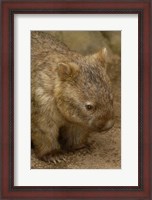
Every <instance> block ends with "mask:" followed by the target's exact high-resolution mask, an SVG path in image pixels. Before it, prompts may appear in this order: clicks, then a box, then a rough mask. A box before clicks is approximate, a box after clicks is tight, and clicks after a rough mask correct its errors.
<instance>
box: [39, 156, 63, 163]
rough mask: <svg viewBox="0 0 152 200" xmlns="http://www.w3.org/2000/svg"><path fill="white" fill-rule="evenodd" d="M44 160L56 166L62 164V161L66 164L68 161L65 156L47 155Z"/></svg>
mask: <svg viewBox="0 0 152 200" xmlns="http://www.w3.org/2000/svg"><path fill="white" fill-rule="evenodd" d="M42 159H43V160H44V161H45V162H48V163H54V164H57V163H60V162H62V161H64V162H65V161H66V159H65V157H64V156H63V155H52V154H49V155H45V156H43V158H42Z"/></svg>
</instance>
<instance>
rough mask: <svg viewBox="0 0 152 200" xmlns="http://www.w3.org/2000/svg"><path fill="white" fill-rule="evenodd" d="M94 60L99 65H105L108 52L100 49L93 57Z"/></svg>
mask: <svg viewBox="0 0 152 200" xmlns="http://www.w3.org/2000/svg"><path fill="white" fill-rule="evenodd" d="M93 57H94V58H95V59H98V60H99V61H100V62H101V63H105V62H106V61H107V57H108V52H107V49H106V48H103V49H101V50H100V51H99V52H97V53H95V54H94V55H93Z"/></svg>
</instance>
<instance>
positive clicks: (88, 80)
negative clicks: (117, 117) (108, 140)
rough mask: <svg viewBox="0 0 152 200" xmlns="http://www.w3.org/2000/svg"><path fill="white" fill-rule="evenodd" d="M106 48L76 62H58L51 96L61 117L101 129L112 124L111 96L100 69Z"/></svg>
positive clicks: (105, 76)
mask: <svg viewBox="0 0 152 200" xmlns="http://www.w3.org/2000/svg"><path fill="white" fill-rule="evenodd" d="M105 56H106V50H105V49H104V50H102V51H100V52H99V53H97V54H94V55H91V56H87V57H83V58H81V59H78V60H77V61H76V62H69V63H59V65H58V68H57V72H58V80H57V84H56V87H55V98H56V103H57V107H58V109H59V111H60V112H61V114H62V115H63V117H64V118H65V119H66V120H68V121H69V122H72V123H78V124H80V125H82V126H84V127H86V128H88V129H91V130H95V131H102V130H107V129H109V128H111V127H112V126H113V124H114V119H113V118H114V116H113V95H112V90H111V85H110V81H109V78H108V76H107V74H106V70H105V69H104V67H103V66H104V64H105Z"/></svg>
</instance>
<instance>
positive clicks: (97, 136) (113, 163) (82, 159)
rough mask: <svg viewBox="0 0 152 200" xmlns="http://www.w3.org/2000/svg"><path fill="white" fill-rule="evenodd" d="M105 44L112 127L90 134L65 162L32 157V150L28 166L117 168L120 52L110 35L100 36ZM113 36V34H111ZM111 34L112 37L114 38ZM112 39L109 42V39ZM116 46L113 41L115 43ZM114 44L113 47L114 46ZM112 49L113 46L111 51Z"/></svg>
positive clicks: (119, 151) (119, 154)
mask: <svg viewBox="0 0 152 200" xmlns="http://www.w3.org/2000/svg"><path fill="white" fill-rule="evenodd" d="M103 36H104V38H105V42H106V41H107V46H108V48H109V49H111V61H110V62H109V64H108V73H109V76H110V78H111V81H112V86H113V93H114V109H115V125H114V126H113V128H112V129H110V130H109V131H107V132H102V133H92V134H91V135H90V137H89V142H90V143H91V146H90V149H89V151H86V149H81V150H78V151H75V152H69V153H64V156H65V158H66V161H62V162H60V163H56V164H54V163H50V164H49V163H46V162H43V161H41V160H39V159H37V158H36V155H35V154H34V151H33V149H32V156H31V168H32V169H40V168H43V169H46V168H47V169H48V168H49V169H118V168H121V116H120V113H121V102H120V101H121V86H120V82H121V79H120V73H121V70H120V69H121V67H120V52H118V51H117V52H116V53H115V52H114V51H113V50H112V48H113V47H112V44H113V43H112V42H114V41H113V40H112V36H111V37H109V38H108V37H107V35H104V34H103ZM108 36H109V35H108ZM115 37H116V35H115ZM115 37H114V38H115ZM111 41H112V42H111ZM116 45H117V44H116ZM114 47H115V46H114ZM115 49H116V48H114V50H115Z"/></svg>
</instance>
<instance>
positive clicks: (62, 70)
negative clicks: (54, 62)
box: [58, 62, 79, 80]
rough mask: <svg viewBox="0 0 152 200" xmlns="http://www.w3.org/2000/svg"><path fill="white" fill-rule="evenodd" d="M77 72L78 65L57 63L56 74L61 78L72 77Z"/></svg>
mask: <svg viewBox="0 0 152 200" xmlns="http://www.w3.org/2000/svg"><path fill="white" fill-rule="evenodd" d="M78 72H79V66H78V65H77V64H75V63H72V62H71V63H59V64H58V75H59V77H60V78H61V80H67V79H69V78H74V77H76V76H77V74H78Z"/></svg>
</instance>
